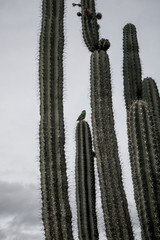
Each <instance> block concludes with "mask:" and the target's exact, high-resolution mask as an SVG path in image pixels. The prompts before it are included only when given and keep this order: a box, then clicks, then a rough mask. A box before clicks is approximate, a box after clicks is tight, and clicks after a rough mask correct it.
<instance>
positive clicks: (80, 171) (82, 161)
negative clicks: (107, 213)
mask: <svg viewBox="0 0 160 240" xmlns="http://www.w3.org/2000/svg"><path fill="white" fill-rule="evenodd" d="M76 200H77V220H78V232H79V239H80V240H84V239H85V240H97V239H98V230H97V218H96V207H95V206H96V193H95V173H94V157H93V151H92V140H91V133H90V129H89V125H88V123H87V122H86V121H84V120H83V121H80V122H79V123H78V124H77V127H76Z"/></svg>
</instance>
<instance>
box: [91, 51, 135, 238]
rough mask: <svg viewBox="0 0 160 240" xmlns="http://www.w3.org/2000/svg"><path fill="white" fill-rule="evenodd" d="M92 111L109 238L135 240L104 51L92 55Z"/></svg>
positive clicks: (108, 69)
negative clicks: (124, 184) (119, 153)
mask: <svg viewBox="0 0 160 240" xmlns="http://www.w3.org/2000/svg"><path fill="white" fill-rule="evenodd" d="M91 108H92V126H93V137H94V138H93V139H94V147H95V152H96V158H97V166H98V173H99V180H100V189H101V196H102V207H103V211H104V220H105V225H106V234H107V239H133V232H132V227H131V222H130V217H129V212H128V205H127V200H126V196H125V192H124V188H123V182H122V172H121V166H120V160H119V157H118V147H117V139H116V135H115V130H114V119H113V111H112V93H111V76H110V64H109V58H108V55H107V53H106V52H105V51H103V50H99V51H94V52H93V53H92V55H91Z"/></svg>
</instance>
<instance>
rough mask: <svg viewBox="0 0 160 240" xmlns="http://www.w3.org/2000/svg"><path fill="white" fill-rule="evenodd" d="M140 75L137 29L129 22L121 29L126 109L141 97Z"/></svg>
mask: <svg viewBox="0 0 160 240" xmlns="http://www.w3.org/2000/svg"><path fill="white" fill-rule="evenodd" d="M141 75H142V73H141V64H140V58H139V46H138V41H137V31H136V28H135V26H134V25H133V24H131V23H129V24H127V25H125V27H124V29H123V77H124V96H125V102H126V107H127V109H128V108H129V107H130V106H131V104H132V102H133V101H135V100H138V99H141V94H142V93H141V92H142V86H141V85H142V82H141V81H142V76H141Z"/></svg>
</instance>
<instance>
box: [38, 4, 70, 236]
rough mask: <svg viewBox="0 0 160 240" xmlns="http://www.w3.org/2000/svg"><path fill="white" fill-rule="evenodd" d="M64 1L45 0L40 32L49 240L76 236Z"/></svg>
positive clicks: (43, 172) (42, 161)
mask: <svg viewBox="0 0 160 240" xmlns="http://www.w3.org/2000/svg"><path fill="white" fill-rule="evenodd" d="M63 14H64V1H63V0H58V1H53V0H44V1H43V5H42V27H41V35H40V53H39V55H40V60H39V83H40V115H41V120H40V172H41V189H42V203H43V206H42V219H43V223H44V229H45V237H46V239H47V240H53V239H56V240H62V239H64V240H67V239H68V240H71V239H73V235H72V227H71V211H70V206H69V200H68V186H67V185H68V183H67V176H66V163H65V155H64V142H65V140H64V121H63V46H64V36H63Z"/></svg>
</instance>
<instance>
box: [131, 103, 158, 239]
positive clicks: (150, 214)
mask: <svg viewBox="0 0 160 240" xmlns="http://www.w3.org/2000/svg"><path fill="white" fill-rule="evenodd" d="M155 130H156V129H155V128H154V122H153V117H152V115H151V114H150V112H149V108H148V105H147V103H146V102H144V101H142V100H139V101H136V102H134V103H133V104H132V106H131V107H130V110H129V112H128V133H129V148H130V160H131V168H132V179H133V185H134V194H135V200H136V205H137V210H138V215H139V218H140V223H141V228H142V239H145V240H153V239H154V240H158V239H160V211H159V204H160V201H159V195H160V164H159V159H160V151H159V141H158V138H157V132H156V131H155Z"/></svg>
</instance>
